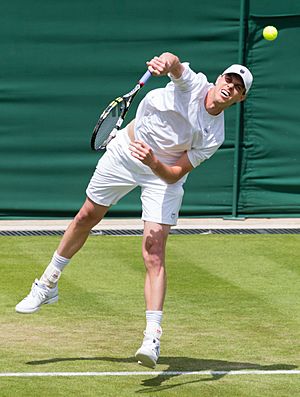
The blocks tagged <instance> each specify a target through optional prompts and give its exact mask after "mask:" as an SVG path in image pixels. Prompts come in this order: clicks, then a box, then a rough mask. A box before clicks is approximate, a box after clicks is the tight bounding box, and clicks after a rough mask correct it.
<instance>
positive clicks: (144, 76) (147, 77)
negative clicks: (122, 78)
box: [139, 70, 152, 86]
mask: <svg viewBox="0 0 300 397" xmlns="http://www.w3.org/2000/svg"><path fill="white" fill-rule="evenodd" d="M151 76H152V74H151V73H150V72H149V70H147V72H146V73H145V74H144V75H143V76H142V77H141V78H140V80H139V85H140V86H143V85H144V84H146V83H147V81H148V80H149V78H150V77H151Z"/></svg>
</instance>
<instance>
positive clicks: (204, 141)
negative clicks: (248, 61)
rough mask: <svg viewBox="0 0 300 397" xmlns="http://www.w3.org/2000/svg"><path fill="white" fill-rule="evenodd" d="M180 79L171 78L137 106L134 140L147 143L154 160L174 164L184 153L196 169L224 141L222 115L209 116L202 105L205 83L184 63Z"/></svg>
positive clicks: (205, 89) (207, 86)
mask: <svg viewBox="0 0 300 397" xmlns="http://www.w3.org/2000/svg"><path fill="white" fill-rule="evenodd" d="M183 65H184V71H183V73H182V76H181V77H180V78H179V79H175V78H173V77H172V76H170V78H171V80H172V81H171V82H170V83H168V84H167V86H166V87H165V88H158V89H155V90H152V91H150V92H149V93H148V94H147V95H146V96H145V98H144V99H143V100H142V101H141V103H140V104H139V106H138V109H137V113H136V118H135V138H136V139H139V140H141V141H143V142H145V143H147V144H148V145H149V146H150V147H151V148H152V150H153V151H154V153H155V155H156V156H157V158H158V159H159V160H160V161H162V162H164V163H165V164H168V165H172V164H174V163H175V162H176V161H177V160H178V159H179V158H180V157H181V156H182V154H183V153H184V152H185V151H186V152H187V155H188V158H189V160H190V162H191V164H192V165H193V167H197V166H198V165H199V164H200V163H202V162H203V161H204V160H206V159H208V158H209V157H211V156H212V155H213V154H214V153H215V151H216V150H217V149H218V148H219V147H220V146H221V144H222V143H223V141H224V114H223V112H222V113H220V114H218V115H217V116H212V115H210V114H209V113H208V112H207V111H206V109H205V106H204V100H205V97H206V94H207V92H208V90H209V89H210V88H211V87H212V86H213V84H211V83H208V81H207V78H206V76H205V75H204V74H203V73H198V74H196V73H195V72H194V71H192V70H191V69H190V67H189V64H188V63H184V64H183Z"/></svg>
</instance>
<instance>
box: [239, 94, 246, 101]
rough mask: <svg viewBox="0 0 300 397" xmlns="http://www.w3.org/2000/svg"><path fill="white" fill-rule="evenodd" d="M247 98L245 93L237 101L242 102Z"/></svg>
mask: <svg viewBox="0 0 300 397" xmlns="http://www.w3.org/2000/svg"><path fill="white" fill-rule="evenodd" d="M246 98H247V94H243V95H242V96H241V98H240V99H239V100H238V101H237V102H243V101H244V100H245V99H246Z"/></svg>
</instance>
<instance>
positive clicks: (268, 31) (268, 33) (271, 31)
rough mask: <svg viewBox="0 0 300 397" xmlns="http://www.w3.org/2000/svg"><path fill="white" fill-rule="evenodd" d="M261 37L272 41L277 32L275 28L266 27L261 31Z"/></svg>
mask: <svg viewBox="0 0 300 397" xmlns="http://www.w3.org/2000/svg"><path fill="white" fill-rule="evenodd" d="M263 36H264V38H265V39H266V40H269V41H273V40H275V39H276V37H277V36H278V30H277V29H276V28H275V26H266V27H265V28H264V30H263Z"/></svg>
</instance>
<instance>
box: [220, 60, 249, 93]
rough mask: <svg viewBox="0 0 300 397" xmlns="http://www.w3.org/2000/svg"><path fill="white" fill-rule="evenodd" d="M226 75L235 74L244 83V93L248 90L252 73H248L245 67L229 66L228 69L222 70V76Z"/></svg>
mask: <svg viewBox="0 0 300 397" xmlns="http://www.w3.org/2000/svg"><path fill="white" fill-rule="evenodd" d="M228 73H235V74H238V75H239V76H241V78H242V79H243V82H244V86H245V88H246V93H247V92H248V91H249V90H250V88H251V85H252V82H253V76H252V73H251V72H250V70H249V69H247V68H246V66H243V65H237V64H235V65H231V66H229V68H227V69H226V70H224V72H223V73H222V75H223V74H228Z"/></svg>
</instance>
